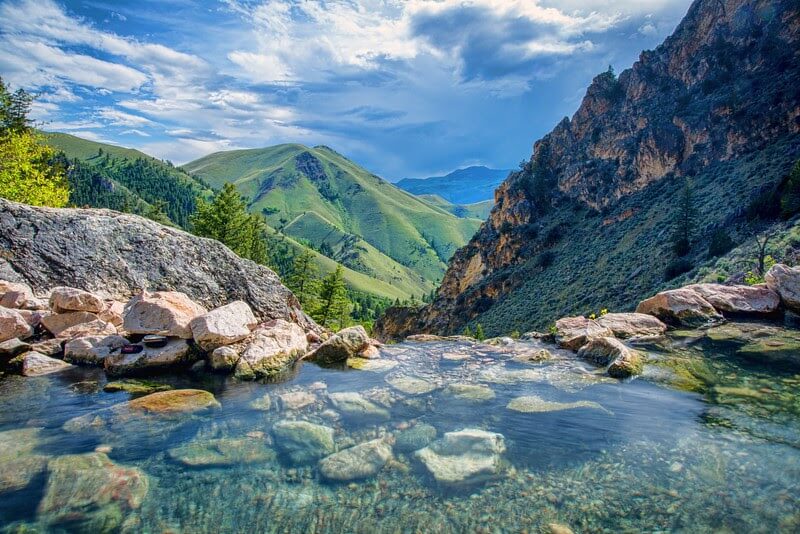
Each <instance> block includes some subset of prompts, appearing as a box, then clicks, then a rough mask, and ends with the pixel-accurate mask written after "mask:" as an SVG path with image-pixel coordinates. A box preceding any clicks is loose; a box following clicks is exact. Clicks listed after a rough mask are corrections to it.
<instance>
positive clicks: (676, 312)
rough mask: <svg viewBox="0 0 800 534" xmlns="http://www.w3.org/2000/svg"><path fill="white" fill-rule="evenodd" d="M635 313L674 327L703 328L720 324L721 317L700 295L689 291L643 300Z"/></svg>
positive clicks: (675, 291)
mask: <svg viewBox="0 0 800 534" xmlns="http://www.w3.org/2000/svg"><path fill="white" fill-rule="evenodd" d="M636 313H646V314H649V315H653V316H655V317H658V318H659V319H661V320H662V321H664V322H666V323H670V324H674V325H684V326H704V325H709V324H713V323H716V322H720V321H721V320H722V316H721V315H720V314H719V312H717V310H716V309H715V308H714V306H712V305H711V303H710V302H708V301H707V300H706V299H704V298H703V297H702V296H701V295H700V294H698V293H697V292H695V291H692V290H691V289H686V288H681V289H671V290H669V291H662V292H661V293H658V294H656V295H655V296H652V297H650V298H649V299H646V300H643V301H642V302H640V303H639V305H638V306H637V307H636Z"/></svg>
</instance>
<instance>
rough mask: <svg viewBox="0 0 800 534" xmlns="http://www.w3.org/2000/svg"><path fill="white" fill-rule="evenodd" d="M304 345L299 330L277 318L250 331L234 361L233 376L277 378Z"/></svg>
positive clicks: (302, 351) (304, 338)
mask: <svg viewBox="0 0 800 534" xmlns="http://www.w3.org/2000/svg"><path fill="white" fill-rule="evenodd" d="M306 349H308V340H307V339H306V335H305V333H304V332H303V330H302V329H301V328H300V327H299V326H297V325H296V324H294V323H289V322H287V321H283V320H281V319H279V320H277V321H275V324H274V325H273V326H269V327H265V328H259V329H258V330H256V331H255V332H253V335H252V338H251V339H250V341H249V344H248V345H247V348H245V349H244V352H242V355H241V357H240V358H239V360H238V362H237V363H236V369H235V371H234V374H235V376H236V377H237V378H241V379H244V380H253V379H255V378H277V377H279V376H281V375H282V374H284V373H286V372H287V371H288V370H289V369H291V367H292V366H293V365H294V363H295V362H296V361H297V360H298V359H299V358H300V357H301V356H302V355H303V354H304V353H305V352H306Z"/></svg>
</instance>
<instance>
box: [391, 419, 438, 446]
mask: <svg viewBox="0 0 800 534" xmlns="http://www.w3.org/2000/svg"><path fill="white" fill-rule="evenodd" d="M435 439H436V427H434V426H432V425H429V424H427V423H417V424H416V425H414V426H412V427H411V428H408V429H406V430H403V431H401V432H398V433H397V436H395V442H394V450H396V451H397V452H414V451H418V450H419V449H422V448H423V447H425V446H426V445H428V444H429V443H430V442H431V441H433V440H435Z"/></svg>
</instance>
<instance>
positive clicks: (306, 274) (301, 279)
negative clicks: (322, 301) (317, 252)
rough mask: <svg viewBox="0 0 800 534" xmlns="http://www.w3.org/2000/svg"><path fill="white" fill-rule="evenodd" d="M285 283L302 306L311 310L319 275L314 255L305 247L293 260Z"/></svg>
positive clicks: (314, 305) (315, 296)
mask: <svg viewBox="0 0 800 534" xmlns="http://www.w3.org/2000/svg"><path fill="white" fill-rule="evenodd" d="M286 285H287V287H288V288H289V289H291V290H292V292H293V293H294V294H295V296H296V297H297V299H298V300H299V301H300V304H302V305H303V308H305V309H307V310H312V309H314V308H315V307H316V305H317V298H318V295H317V294H318V292H319V275H318V270H317V266H316V265H315V264H314V256H313V255H312V253H311V251H310V250H308V249H306V250H304V251H303V252H302V254H300V255H299V256H298V257H297V258H295V260H294V265H293V267H292V272H291V274H290V275H289V277H288V278H287V279H286Z"/></svg>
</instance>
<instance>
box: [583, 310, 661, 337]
mask: <svg viewBox="0 0 800 534" xmlns="http://www.w3.org/2000/svg"><path fill="white" fill-rule="evenodd" d="M597 324H599V325H600V326H602V327H605V328H608V329H609V330H611V332H612V333H613V334H614V336H616V337H618V338H621V339H626V338H629V337H646V336H647V337H649V336H663V335H664V333H665V332H666V331H667V325H665V324H664V323H663V322H661V320H659V319H658V318H657V317H653V316H652V315H648V314H646V313H607V314H605V315H603V316H602V317H600V318H599V319H597Z"/></svg>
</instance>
